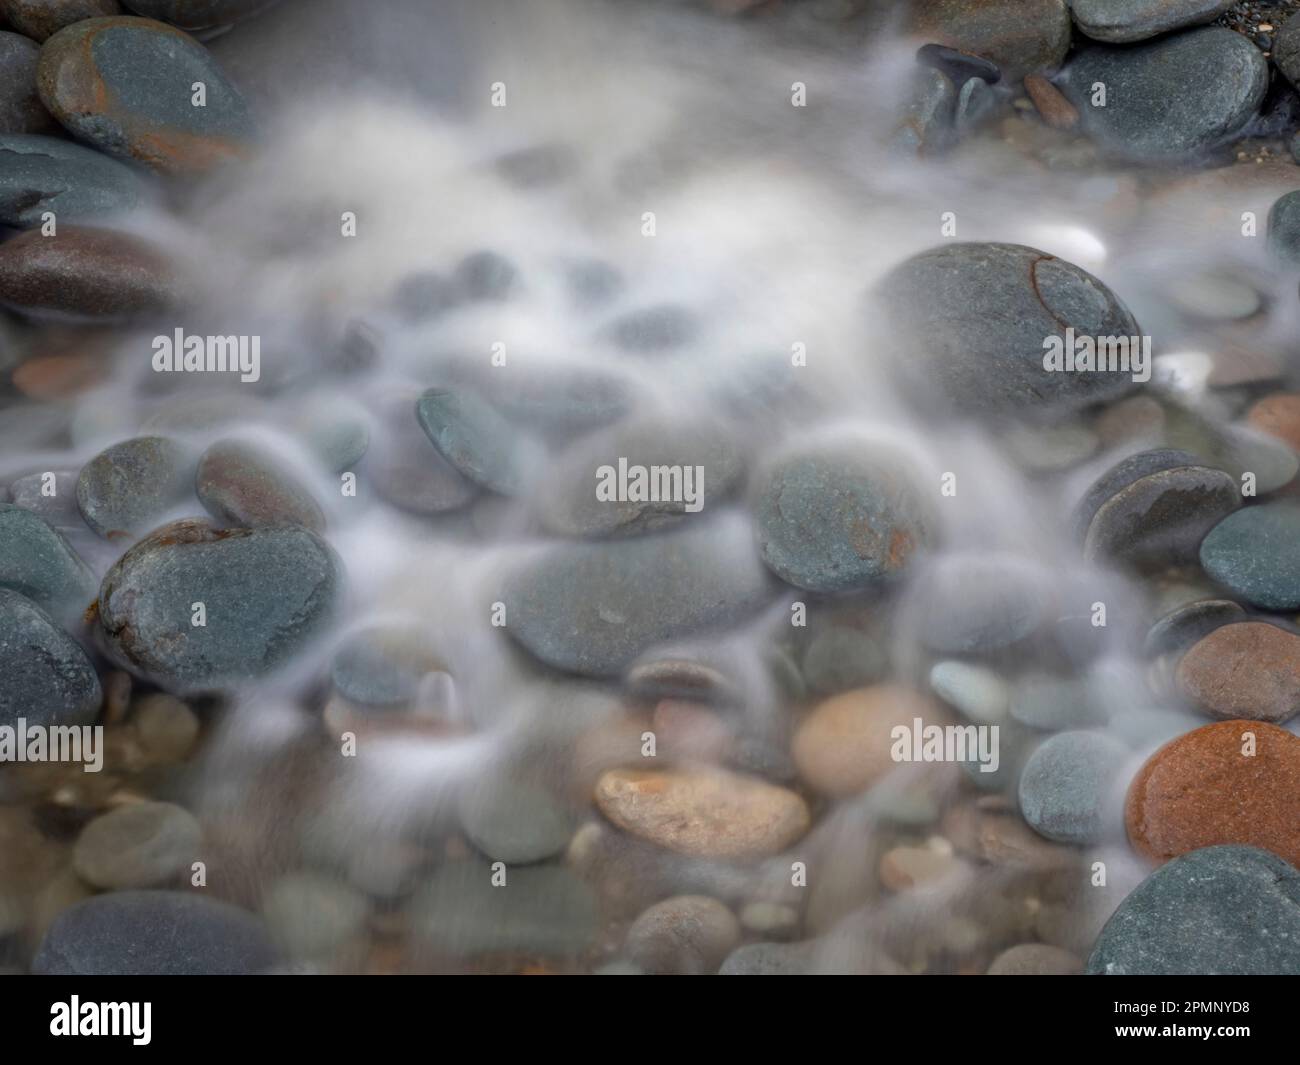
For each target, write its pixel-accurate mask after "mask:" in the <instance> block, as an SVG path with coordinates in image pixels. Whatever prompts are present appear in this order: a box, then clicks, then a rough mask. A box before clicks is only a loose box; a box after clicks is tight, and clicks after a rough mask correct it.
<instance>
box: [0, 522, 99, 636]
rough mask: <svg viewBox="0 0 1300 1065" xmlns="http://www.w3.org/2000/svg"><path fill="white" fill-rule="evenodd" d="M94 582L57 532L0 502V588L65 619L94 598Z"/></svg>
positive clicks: (79, 558) (72, 550) (72, 615)
mask: <svg viewBox="0 0 1300 1065" xmlns="http://www.w3.org/2000/svg"><path fill="white" fill-rule="evenodd" d="M95 584H96V582H95V576H94V574H93V573H91V571H90V568H89V567H88V566H87V565H86V564H85V562H83V561H82V560H81V557H80V556H79V555H78V554H77V552H76V551H75V550H74V549H73V547H72V545H71V544H69V543H68V541H67V540H66V539H65V538H64V536H63V534H62V533H61V532H59V531H58V530H57V529H55V528H53V527H52V526H50V525H49V524H47V523H46V522H45V521H44V520H43V519H42V518H41V517H39V516H38V515H36V514H34V513H32V512H31V511H30V510H25V509H23V508H22V507H20V506H17V505H15V504H13V503H0V588H8V589H10V590H12V591H15V592H18V593H19V594H21V595H24V596H26V597H27V598H28V599H30V600H32V601H33V602H34V603H36V604H37V605H38V606H40V607H41V608H42V609H44V610H46V611H49V612H50V613H51V614H53V615H54V616H56V617H59V618H64V619H65V620H70V619H72V618H75V617H76V616H77V615H79V614H80V613H81V612H82V611H84V610H85V609H86V607H87V606H89V605H90V603H91V602H92V601H93V600H94V598H95Z"/></svg>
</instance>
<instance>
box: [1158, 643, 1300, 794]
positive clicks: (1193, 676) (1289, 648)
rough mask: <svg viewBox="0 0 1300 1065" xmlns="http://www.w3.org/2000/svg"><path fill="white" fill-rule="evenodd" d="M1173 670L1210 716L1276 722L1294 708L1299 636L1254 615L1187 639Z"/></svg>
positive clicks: (1298, 699)
mask: <svg viewBox="0 0 1300 1065" xmlns="http://www.w3.org/2000/svg"><path fill="white" fill-rule="evenodd" d="M1176 676H1177V680H1178V689H1179V691H1181V692H1182V693H1183V694H1184V695H1185V696H1187V698H1189V699H1191V700H1192V701H1193V702H1194V703H1196V704H1197V706H1199V707H1201V708H1202V709H1203V710H1205V711H1206V713H1208V714H1210V715H1211V716H1213V717H1219V718H1249V719H1251V720H1254V721H1271V722H1272V723H1273V724H1275V725H1280V724H1282V722H1284V721H1287V720H1289V719H1290V718H1292V717H1294V716H1295V714H1296V711H1297V710H1300V636H1295V635H1293V634H1292V633H1289V632H1287V631H1286V630H1285V629H1279V628H1278V627H1277V626H1276V625H1266V624H1264V623H1263V622H1258V621H1245V622H1241V623H1239V624H1236V625H1224V626H1223V627H1222V628H1218V629H1215V630H1214V631H1213V632H1212V633H1210V634H1209V635H1208V636H1206V637H1204V638H1203V639H1201V640H1198V641H1197V642H1196V643H1195V644H1193V645H1192V647H1191V649H1190V650H1189V651H1188V652H1187V653H1186V654H1185V655H1183V659H1182V661H1181V662H1180V663H1179V664H1178V672H1177V674H1176ZM1298 816H1300V812H1298Z"/></svg>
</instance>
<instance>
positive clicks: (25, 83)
mask: <svg viewBox="0 0 1300 1065" xmlns="http://www.w3.org/2000/svg"><path fill="white" fill-rule="evenodd" d="M40 53H41V50H40V48H39V47H38V46H37V45H36V44H35V43H34V42H32V41H29V40H28V39H27V38H26V37H24V36H22V35H21V34H17V33H7V32H5V31H3V30H0V134H10V133H47V132H49V131H50V130H51V129H53V128H56V124H55V122H54V119H53V118H52V117H51V116H50V113H49V112H48V111H47V110H45V105H44V104H42V103H41V100H40V97H39V96H38V95H37V94H36V61H37V57H38V56H39V55H40Z"/></svg>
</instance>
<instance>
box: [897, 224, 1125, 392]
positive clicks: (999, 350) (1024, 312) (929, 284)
mask: <svg viewBox="0 0 1300 1065" xmlns="http://www.w3.org/2000/svg"><path fill="white" fill-rule="evenodd" d="M876 295H877V300H876V308H877V313H878V314H879V315H880V316H881V317H882V318H883V325H884V329H883V330H882V331H881V335H882V336H884V337H887V338H888V345H889V346H890V347H891V348H892V352H891V361H892V363H893V366H894V368H895V370H896V372H897V375H898V377H899V379H900V383H901V384H902V385H903V387H905V388H906V389H907V390H908V391H909V393H910V394H912V395H913V396H914V397H915V398H917V399H918V400H922V401H924V400H929V401H930V402H933V399H932V397H933V396H934V395H935V392H936V390H937V392H938V394H939V396H940V397H941V398H942V399H944V400H946V402H947V403H948V404H949V405H951V407H952V408H954V409H955V410H957V411H959V412H961V413H964V414H969V415H993V414H999V413H1005V412H1007V411H1022V412H1027V413H1030V414H1041V413H1042V412H1043V411H1046V410H1050V409H1053V408H1060V409H1071V408H1078V407H1083V406H1087V405H1088V404H1091V403H1101V402H1105V401H1107V400H1112V399H1116V398H1118V397H1119V396H1122V395H1123V394H1124V393H1126V392H1128V391H1130V390H1131V389H1132V388H1133V387H1134V381H1133V376H1132V373H1131V372H1130V373H1125V372H1121V371H1119V370H1114V371H1112V370H1103V371H1095V370H1094V371H1052V370H1047V369H1045V368H1044V361H1043V359H1044V354H1045V353H1046V349H1045V348H1044V341H1045V340H1046V339H1047V338H1048V337H1053V336H1055V337H1059V338H1060V340H1061V343H1062V345H1064V344H1065V341H1066V332H1065V330H1066V329H1067V328H1072V329H1073V330H1074V332H1075V336H1076V337H1083V336H1089V337H1128V338H1132V339H1131V340H1130V345H1132V344H1134V343H1136V342H1137V341H1138V337H1139V333H1140V330H1139V328H1138V324H1137V322H1136V321H1135V320H1134V318H1133V315H1132V314H1130V313H1129V310H1128V308H1127V307H1125V306H1124V304H1123V303H1122V302H1121V301H1120V300H1119V298H1118V297H1117V296H1116V295H1115V294H1114V293H1113V292H1111V290H1110V289H1109V288H1107V287H1106V286H1105V285H1104V284H1103V283H1102V282H1101V281H1099V280H1098V279H1097V278H1095V277H1093V276H1092V275H1091V274H1090V273H1088V272H1087V271H1086V270H1083V269H1081V268H1080V267H1078V266H1075V265H1074V264H1073V263H1069V262H1066V261H1065V260H1064V259H1058V258H1056V256H1054V255H1048V254H1047V253H1046V252H1042V251H1038V250H1037V249H1035V248H1029V247H1026V246H1024V245H1021V244H985V243H963V244H945V245H942V246H940V247H937V248H931V249H930V250H929V251H924V252H921V253H920V254H919V255H914V256H912V258H910V259H908V260H906V261H905V262H903V263H901V264H899V265H898V266H896V267H894V269H893V270H891V271H890V272H889V274H887V275H886V276H885V278H884V279H883V281H882V282H881V283H880V285H879V286H878V289H877V293H876ZM1148 368H1149V367H1148Z"/></svg>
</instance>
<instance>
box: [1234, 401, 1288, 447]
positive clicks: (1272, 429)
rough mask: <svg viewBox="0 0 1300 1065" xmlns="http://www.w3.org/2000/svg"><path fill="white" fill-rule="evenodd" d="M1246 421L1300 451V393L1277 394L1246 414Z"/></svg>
mask: <svg viewBox="0 0 1300 1065" xmlns="http://www.w3.org/2000/svg"><path fill="white" fill-rule="evenodd" d="M1246 420H1247V421H1248V422H1250V424H1251V425H1253V426H1254V427H1255V428H1256V429H1259V430H1260V431H1261V432H1265V433H1268V435H1269V436H1275V437H1277V438H1278V439H1279V440H1282V441H1285V442H1286V443H1287V444H1290V445H1291V447H1292V448H1294V449H1295V450H1296V451H1300V392H1275V393H1274V394H1273V395H1271V396H1265V397H1264V398H1263V399H1261V400H1259V401H1258V402H1257V403H1256V404H1255V405H1254V406H1253V407H1251V408H1250V410H1249V411H1247V412H1246Z"/></svg>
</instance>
